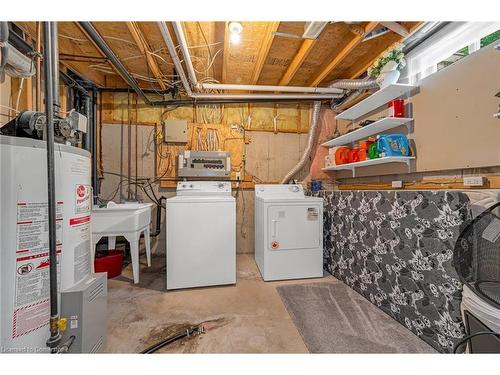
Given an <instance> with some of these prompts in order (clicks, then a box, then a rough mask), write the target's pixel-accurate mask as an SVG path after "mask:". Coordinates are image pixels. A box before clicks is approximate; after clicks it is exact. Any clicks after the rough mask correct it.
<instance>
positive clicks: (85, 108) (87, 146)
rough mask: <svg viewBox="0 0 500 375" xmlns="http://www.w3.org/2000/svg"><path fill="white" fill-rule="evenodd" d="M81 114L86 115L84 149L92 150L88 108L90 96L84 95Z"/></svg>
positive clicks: (90, 118) (90, 120) (90, 115)
mask: <svg viewBox="0 0 500 375" xmlns="http://www.w3.org/2000/svg"><path fill="white" fill-rule="evenodd" d="M83 115H84V116H85V117H87V124H89V126H87V133H85V150H87V151H88V152H92V126H91V125H90V124H91V123H92V113H91V110H90V96H88V95H87V96H85V97H84V101H83Z"/></svg>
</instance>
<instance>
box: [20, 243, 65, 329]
mask: <svg viewBox="0 0 500 375" xmlns="http://www.w3.org/2000/svg"><path fill="white" fill-rule="evenodd" d="M57 254H58V256H57V258H58V259H57V272H58V274H59V273H60V264H59V263H60V262H59V257H60V254H61V249H57ZM49 265H50V262H49V253H48V252H44V253H38V254H33V255H29V256H18V257H17V258H16V295H15V301H14V308H15V310H14V316H13V321H12V337H13V338H15V337H19V336H22V335H24V334H26V333H29V332H32V331H34V330H36V329H38V328H41V327H43V326H44V325H46V324H48V322H49V317H50V312H49V305H48V301H49Z"/></svg>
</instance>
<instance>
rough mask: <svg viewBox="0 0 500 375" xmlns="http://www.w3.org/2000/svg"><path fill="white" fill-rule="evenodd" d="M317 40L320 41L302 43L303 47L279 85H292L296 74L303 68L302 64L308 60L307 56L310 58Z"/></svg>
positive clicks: (311, 40) (308, 40)
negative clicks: (291, 82)
mask: <svg viewBox="0 0 500 375" xmlns="http://www.w3.org/2000/svg"><path fill="white" fill-rule="evenodd" d="M317 40H318V39H306V40H304V41H303V42H302V45H301V46H300V49H299V51H298V52H297V54H296V55H295V56H294V58H293V60H292V62H291V63H290V65H288V68H287V69H286V71H285V73H284V74H283V76H282V77H281V79H280V82H279V83H278V85H280V86H286V85H288V83H290V81H291V80H292V79H293V77H294V76H295V73H297V71H298V70H299V68H300V67H301V66H302V63H303V62H304V60H305V59H306V58H307V56H309V53H310V52H311V51H312V48H313V47H314V45H315V44H316V41H317Z"/></svg>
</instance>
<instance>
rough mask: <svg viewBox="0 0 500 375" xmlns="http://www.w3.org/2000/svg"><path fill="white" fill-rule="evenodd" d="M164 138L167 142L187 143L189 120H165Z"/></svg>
mask: <svg viewBox="0 0 500 375" xmlns="http://www.w3.org/2000/svg"><path fill="white" fill-rule="evenodd" d="M163 140H164V142H166V143H170V142H172V143H187V121H186V120H165V121H163Z"/></svg>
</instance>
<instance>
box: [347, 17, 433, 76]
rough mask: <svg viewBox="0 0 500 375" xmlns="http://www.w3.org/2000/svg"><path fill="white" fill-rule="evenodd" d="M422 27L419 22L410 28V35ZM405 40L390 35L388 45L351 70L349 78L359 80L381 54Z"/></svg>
mask: <svg viewBox="0 0 500 375" xmlns="http://www.w3.org/2000/svg"><path fill="white" fill-rule="evenodd" d="M422 25H423V22H417V23H416V24H415V25H413V26H412V27H410V30H409V35H412V34H413V33H415V31H417V30H418V29H419V28H420V27H421V26H422ZM403 39H404V38H403V37H401V36H399V35H397V34H392V35H389V38H388V43H386V44H383V45H382V47H381V48H379V49H378V50H376V51H375V53H374V54H373V55H371V57H370V58H369V59H368V60H363V61H361V62H360V63H359V64H358V65H357V66H353V67H352V68H351V69H350V70H349V72H350V73H349V74H348V78H350V79H354V78H358V77H359V76H360V75H362V74H363V73H365V72H366V71H367V70H368V68H369V67H370V66H371V65H372V64H373V62H374V61H375V60H376V59H377V58H378V57H379V56H380V54H381V53H382V52H384V51H385V50H386V49H387V48H389V47H390V46H391V44H393V43H395V42H398V41H401V40H403Z"/></svg>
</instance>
